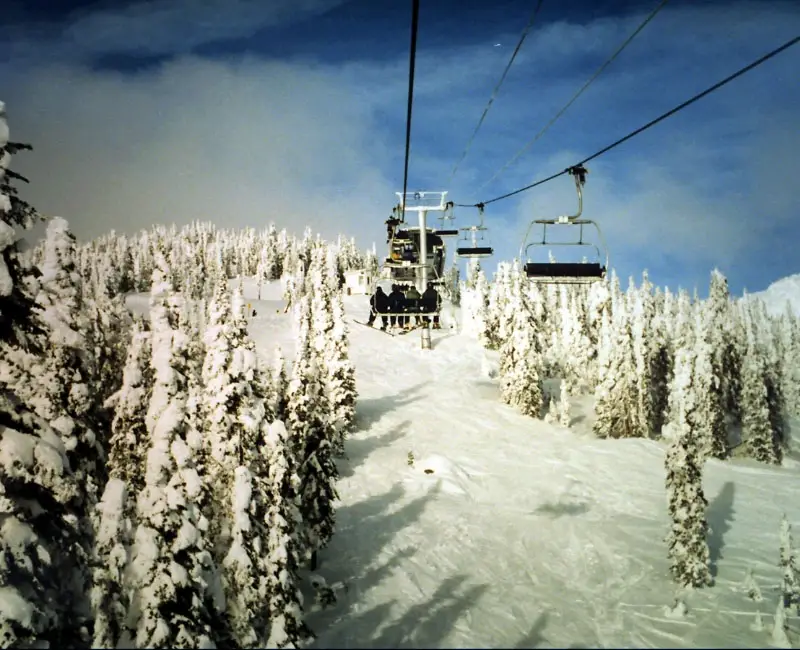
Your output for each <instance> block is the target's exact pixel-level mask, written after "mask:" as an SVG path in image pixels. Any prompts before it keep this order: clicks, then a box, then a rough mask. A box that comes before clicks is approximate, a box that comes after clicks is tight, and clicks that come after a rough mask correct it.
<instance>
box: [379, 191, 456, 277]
mask: <svg viewBox="0 0 800 650" xmlns="http://www.w3.org/2000/svg"><path fill="white" fill-rule="evenodd" d="M400 194H401V193H398V196H400ZM446 195H447V192H413V193H410V192H409V193H408V196H406V197H403V196H400V199H401V203H399V204H397V205H396V206H395V207H394V208H393V210H392V216H391V217H390V218H389V219H388V220H387V221H386V224H387V226H388V235H389V237H388V244H389V254H388V257H387V258H386V259H385V260H384V264H383V274H382V275H383V277H384V278H386V279H391V280H394V281H397V282H415V280H416V279H417V278H418V277H422V274H421V271H422V268H423V266H425V267H426V268H427V269H428V271H429V272H430V274H431V277H430V279H431V280H434V279H438V278H441V277H442V275H443V274H444V265H445V259H446V257H447V249H446V247H445V244H444V240H443V239H442V237H446V236H450V235H457V234H458V231H457V230H454V231H449V230H440V229H433V228H430V227H426V228H425V240H426V246H425V248H426V255H425V257H426V260H427V263H426V264H424V265H423V264H422V263H421V257H422V256H421V254H420V253H421V251H420V245H421V239H422V237H421V232H420V227H419V226H408V225H406V221H405V219H404V216H403V214H404V212H405V211H406V210H414V211H420V210H424V211H426V212H427V211H428V210H431V211H434V212H441V213H442V214H443V215H444V216H443V217H440V218H439V219H440V221H442V223H444V222H446V221H448V220H452V219H453V218H454V216H453V214H452V207H453V203H452V201H451V202H445V197H446ZM406 199H408V202H409V203H412V205H411V206H407V205H406Z"/></svg>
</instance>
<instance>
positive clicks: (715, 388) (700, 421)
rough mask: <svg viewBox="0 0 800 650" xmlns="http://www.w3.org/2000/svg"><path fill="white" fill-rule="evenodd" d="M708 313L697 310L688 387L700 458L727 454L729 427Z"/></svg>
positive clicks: (722, 456)
mask: <svg viewBox="0 0 800 650" xmlns="http://www.w3.org/2000/svg"><path fill="white" fill-rule="evenodd" d="M709 325H710V323H709V322H708V316H707V312H706V311H705V310H700V311H699V312H698V314H697V317H696V321H695V336H694V339H695V343H694V376H693V383H692V387H691V390H693V391H694V393H695V403H696V409H695V411H694V413H693V416H692V417H693V419H694V422H693V423H692V426H693V427H694V428H695V430H696V431H697V437H698V439H699V440H700V445H701V453H702V455H703V457H707V456H713V457H714V458H726V457H727V456H728V429H727V426H726V423H725V411H724V404H723V401H722V400H723V393H722V390H721V382H720V375H721V372H722V369H721V368H720V367H719V366H718V365H717V364H718V363H719V359H718V357H715V356H714V354H713V352H714V350H713V348H712V345H711V343H712V340H713V338H712V336H711V332H710V329H709Z"/></svg>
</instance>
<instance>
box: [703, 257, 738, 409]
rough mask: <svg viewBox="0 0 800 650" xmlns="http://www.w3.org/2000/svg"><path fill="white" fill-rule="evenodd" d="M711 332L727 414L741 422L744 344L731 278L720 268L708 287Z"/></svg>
mask: <svg viewBox="0 0 800 650" xmlns="http://www.w3.org/2000/svg"><path fill="white" fill-rule="evenodd" d="M708 309H709V312H710V314H709V332H710V334H711V347H712V349H713V351H714V357H715V358H714V366H715V367H717V368H720V377H719V378H720V389H721V390H722V395H723V405H724V406H725V411H726V413H728V414H730V415H731V417H732V418H733V420H734V422H737V423H738V422H740V421H741V413H740V410H739V405H740V403H741V398H740V393H741V390H742V387H741V384H740V377H741V376H742V370H741V364H742V360H741V355H740V343H739V342H738V341H737V340H736V338H737V337H736V330H735V323H734V309H733V305H732V304H731V296H730V291H729V289H728V280H727V278H726V277H725V276H724V275H723V274H722V273H721V272H720V271H719V270H718V269H714V270H713V271H712V272H711V281H710V284H709V289H708Z"/></svg>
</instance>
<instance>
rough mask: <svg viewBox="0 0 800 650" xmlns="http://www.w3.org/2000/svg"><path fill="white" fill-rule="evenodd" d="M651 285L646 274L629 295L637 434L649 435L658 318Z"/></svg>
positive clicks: (650, 431)
mask: <svg viewBox="0 0 800 650" xmlns="http://www.w3.org/2000/svg"><path fill="white" fill-rule="evenodd" d="M652 286H653V285H652V284H651V282H650V280H649V279H648V277H647V271H645V272H644V274H643V280H642V286H641V287H639V288H638V289H633V290H632V292H631V295H630V303H631V305H630V307H631V309H632V312H631V346H632V348H633V360H634V365H635V368H636V433H635V435H636V437H638V438H649V437H652V436H653V435H654V433H655V432H654V431H653V407H654V404H653V377H652V375H651V370H652V366H651V364H650V358H651V356H652V350H653V339H652V324H653V318H654V317H655V309H654V305H653V294H652Z"/></svg>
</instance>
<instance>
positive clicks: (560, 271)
mask: <svg viewBox="0 0 800 650" xmlns="http://www.w3.org/2000/svg"><path fill="white" fill-rule="evenodd" d="M567 171H568V172H569V174H570V175H571V176H572V177H573V178H574V180H575V189H576V191H577V192H578V212H577V214H574V215H562V216H559V217H556V218H555V219H534V220H533V221H531V223H530V225H529V226H528V230H527V231H526V232H525V239H524V240H523V243H522V248H521V249H520V259H525V265H524V270H525V275H527V276H528V279H529V280H530V281H531V282H533V283H536V284H591V283H593V282H598V281H600V280H602V279H604V278H605V277H606V271H607V269H608V249H607V248H606V245H605V240H604V238H603V232H602V231H601V230H600V226H599V225H598V224H597V223H596V222H595V221H592V220H591V219H581V214H582V213H583V189H582V188H583V185H584V184H585V183H586V174H587V173H588V170H587V169H586V168H585V167H583V166H582V165H577V166H575V167H571V168H570V169H569V170H567ZM534 225H539V226H541V227H542V238H541V241H539V240H536V241H530V240H529V239H528V237H529V235H530V231H531V228H533V226H534ZM548 226H550V227H551V229H552V227H553V226H565V227H566V228H571V229H575V228H577V229H578V240H577V241H567V242H562V241H553V240H552V239H550V240H548V232H547V228H548ZM584 226H587V227H589V228H590V229H592V230H594V233H595V235H596V243H592V242H591V241H586V240H585V239H584ZM573 232H574V230H573ZM553 247H565V248H566V247H572V248H583V249H587V248H590V249H593V251H594V255H593V259H592V260H591V261H590V260H589V259H588V258H586V257H584V259H583V261H581V262H559V261H556V260H554V259H553V258H552V254H551V256H550V258H549V261H547V262H537V261H533V260H531V258H530V257H529V256H528V251H529V250H530V249H534V250H536V249H537V248H539V249H550V248H553ZM523 256H524V257H523Z"/></svg>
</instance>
